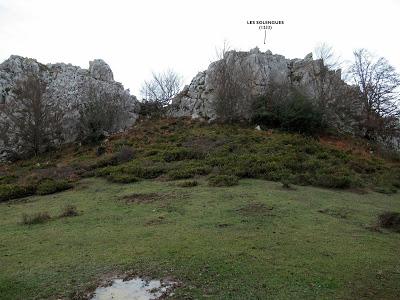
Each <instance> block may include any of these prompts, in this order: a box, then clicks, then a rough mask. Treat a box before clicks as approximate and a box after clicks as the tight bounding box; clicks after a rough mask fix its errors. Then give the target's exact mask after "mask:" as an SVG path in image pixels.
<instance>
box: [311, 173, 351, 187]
mask: <svg viewBox="0 0 400 300" xmlns="http://www.w3.org/2000/svg"><path fill="white" fill-rule="evenodd" d="M353 180H354V179H353V178H352V176H351V175H350V174H346V173H340V172H338V173H333V172H332V173H317V174H316V177H315V178H314V181H313V183H314V184H315V185H317V186H321V187H326V188H338V189H345V188H349V187H351V186H352V183H353Z"/></svg>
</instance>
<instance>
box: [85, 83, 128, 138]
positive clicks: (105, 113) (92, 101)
mask: <svg viewBox="0 0 400 300" xmlns="http://www.w3.org/2000/svg"><path fill="white" fill-rule="evenodd" d="M128 106H129V97H128V96H127V95H115V94H112V93H110V92H109V91H107V90H106V89H105V88H100V87H97V86H94V85H90V86H89V87H88V94H87V98H86V99H85V100H84V101H82V102H81V103H80V104H79V106H78V111H79V122H78V132H79V140H80V141H82V142H85V143H89V144H93V143H97V142H99V141H100V140H102V139H103V138H105V137H106V136H107V135H108V134H109V133H112V132H116V131H118V130H119V129H120V128H123V126H124V125H123V124H124V123H125V122H126V121H127V120H128V118H129V115H128V114H129V112H128Z"/></svg>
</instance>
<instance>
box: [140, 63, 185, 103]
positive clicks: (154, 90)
mask: <svg viewBox="0 0 400 300" xmlns="http://www.w3.org/2000/svg"><path fill="white" fill-rule="evenodd" d="M181 88H182V77H181V76H180V75H179V74H178V73H177V72H175V71H173V70H171V69H168V70H167V71H165V72H160V73H155V72H153V74H152V78H151V79H150V80H148V81H145V82H144V83H143V85H142V89H141V91H140V93H141V95H142V97H143V99H144V100H145V101H146V102H149V103H156V105H161V106H162V107H164V106H166V105H168V104H169V103H170V102H171V99H172V98H173V97H175V96H176V95H177V94H178V93H179V92H180V90H181Z"/></svg>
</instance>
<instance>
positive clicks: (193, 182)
mask: <svg viewBox="0 0 400 300" xmlns="http://www.w3.org/2000/svg"><path fill="white" fill-rule="evenodd" d="M177 185H178V186H179V187H194V186H198V185H199V183H198V182H197V181H196V180H186V181H183V182H179V183H178V184H177Z"/></svg>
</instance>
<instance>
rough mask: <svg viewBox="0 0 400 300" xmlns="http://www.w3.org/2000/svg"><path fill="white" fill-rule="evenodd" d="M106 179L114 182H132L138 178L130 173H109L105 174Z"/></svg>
mask: <svg viewBox="0 0 400 300" xmlns="http://www.w3.org/2000/svg"><path fill="white" fill-rule="evenodd" d="M107 180H109V181H111V182H114V183H132V182H137V181H138V180H139V179H138V178H137V177H136V176H134V175H132V174H124V173H111V174H110V175H108V176H107Z"/></svg>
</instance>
